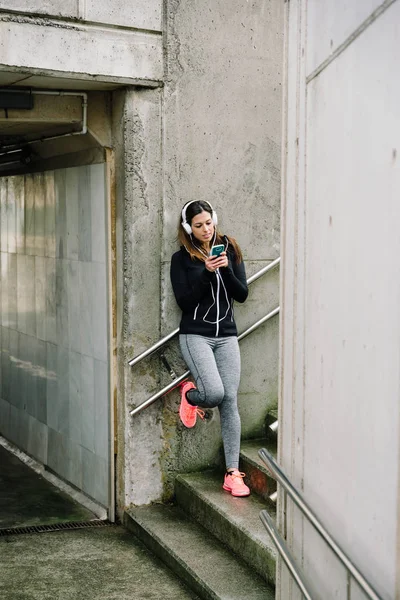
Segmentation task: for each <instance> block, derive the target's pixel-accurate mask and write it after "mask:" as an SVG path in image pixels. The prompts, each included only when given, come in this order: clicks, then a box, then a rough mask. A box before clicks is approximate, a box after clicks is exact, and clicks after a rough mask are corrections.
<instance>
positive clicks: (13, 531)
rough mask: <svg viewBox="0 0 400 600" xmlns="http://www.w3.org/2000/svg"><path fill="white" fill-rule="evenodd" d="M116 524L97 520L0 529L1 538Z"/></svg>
mask: <svg viewBox="0 0 400 600" xmlns="http://www.w3.org/2000/svg"><path fill="white" fill-rule="evenodd" d="M113 525H115V523H111V522H110V521H107V520H105V521H102V520H100V519H96V520H94V521H80V522H76V523H55V524H53V525H30V526H29V527H10V528H7V529H0V537H4V536H7V535H22V534H24V533H47V532H49V531H66V530H71V529H88V528H89V527H111V526H113Z"/></svg>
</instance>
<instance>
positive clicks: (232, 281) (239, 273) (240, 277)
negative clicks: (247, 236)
mask: <svg viewBox="0 0 400 600" xmlns="http://www.w3.org/2000/svg"><path fill="white" fill-rule="evenodd" d="M228 258H229V264H228V266H227V267H224V268H222V269H220V273H221V275H222V279H223V280H224V284H225V286H226V289H227V291H228V294H229V295H230V296H231V297H232V298H233V299H234V300H236V302H241V303H242V302H244V301H245V300H246V298H247V296H248V295H249V289H248V287H247V279H246V270H245V267H244V262H243V261H242V262H241V263H239V264H237V262H236V259H235V256H232V255H231V254H230V253H228Z"/></svg>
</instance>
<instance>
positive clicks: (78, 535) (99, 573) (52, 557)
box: [0, 446, 197, 600]
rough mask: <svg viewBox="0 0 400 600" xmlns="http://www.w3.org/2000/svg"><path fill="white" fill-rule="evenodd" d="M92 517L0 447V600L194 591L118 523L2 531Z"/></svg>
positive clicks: (170, 599) (169, 595) (165, 598)
mask: <svg viewBox="0 0 400 600" xmlns="http://www.w3.org/2000/svg"><path fill="white" fill-rule="evenodd" d="M93 518H94V515H93V514H92V513H91V512H90V511H88V510H87V509H86V508H83V507H81V506H80V505H79V504H78V503H77V502H75V501H74V500H72V499H71V498H70V497H69V496H68V495H67V494H65V493H64V492H61V491H60V490H58V489H57V488H55V487H54V486H53V485H52V484H51V483H50V482H48V481H46V480H45V479H44V478H43V477H41V476H40V475H38V474H37V473H35V472H34V471H32V470H31V469H30V468H29V467H28V466H26V465H25V464H23V463H22V462H21V461H20V460H19V459H18V458H16V457H15V456H13V455H12V454H11V453H9V452H8V451H7V450H5V449H4V448H3V447H1V446H0V599H1V600H128V599H129V600H159V599H162V600H189V599H195V598H197V596H195V594H193V593H192V592H191V591H190V590H188V589H187V588H186V587H185V586H184V585H183V584H182V583H181V582H180V581H179V579H178V578H176V577H175V576H174V575H173V574H172V573H171V572H170V571H169V569H167V568H166V567H165V566H164V565H163V563H161V562H160V561H159V560H158V559H156V558H155V557H154V556H153V555H151V554H150V553H149V551H148V550H147V549H146V548H145V547H144V546H143V545H142V544H141V542H139V540H137V539H136V538H135V537H134V536H133V534H131V533H129V532H127V531H126V530H125V529H124V528H122V527H120V526H111V527H101V528H88V529H77V530H67V531H53V532H46V533H28V534H26V533H24V534H18V535H16V534H12V535H3V534H4V533H5V531H4V530H5V529H10V528H11V529H12V528H16V527H29V526H32V525H43V524H44V523H45V524H56V523H70V522H74V521H90V520H92V519H93Z"/></svg>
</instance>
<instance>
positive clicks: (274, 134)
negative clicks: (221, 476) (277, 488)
mask: <svg viewBox="0 0 400 600" xmlns="http://www.w3.org/2000/svg"><path fill="white" fill-rule="evenodd" d="M165 10H166V12H165V36H166V67H165V70H166V72H165V88H164V122H163V148H164V190H163V197H164V205H163V242H162V323H161V324H162V333H163V334H166V333H167V332H169V331H170V330H171V329H174V328H175V327H177V325H178V324H179V319H180V312H179V309H178V308H177V306H176V303H175V299H174V297H173V294H172V290H171V285H170V279H169V267H170V258H171V255H172V253H173V252H174V251H175V250H177V249H178V244H177V242H176V235H177V224H178V217H179V214H180V210H181V207H182V205H183V204H184V203H185V202H186V201H188V200H190V199H196V198H200V199H205V200H208V201H209V202H211V204H212V205H213V206H214V208H215V209H216V210H217V212H218V215H219V220H220V227H221V230H222V231H223V232H226V233H228V234H230V235H233V236H234V237H236V238H237V240H238V241H239V243H240V245H241V247H242V250H243V253H244V258H245V265H246V269H247V274H248V276H249V275H251V274H253V273H254V272H256V271H258V270H259V269H261V268H262V267H263V266H265V265H266V264H268V263H269V262H270V261H271V260H273V259H275V258H276V257H277V256H279V231H280V160H281V146H280V138H281V117H280V111H281V65H282V61H283V57H282V49H283V25H282V23H283V7H282V3H281V2H278V1H277V2H275V1H274V2H269V1H262V2H258V3H243V2H239V1H236V0H234V1H233V2H230V3H229V5H228V4H226V2H223V1H222V0H221V1H219V0H218V1H215V0H213V1H212V2H211V1H210V2H202V3H200V2H194V3H184V2H176V1H170V2H167V3H166V8H165ZM278 277H279V272H276V273H273V274H271V275H270V276H269V277H268V278H267V279H265V280H260V281H259V282H256V283H255V284H254V287H252V288H251V292H250V296H249V299H248V301H247V302H246V304H245V305H243V306H239V305H237V306H236V308H235V310H236V316H237V322H238V327H239V330H240V331H243V330H244V329H245V328H246V327H247V326H248V325H250V324H252V323H254V322H255V321H256V320H257V319H259V318H260V317H261V316H264V314H266V313H267V311H269V310H271V309H272V308H275V307H276V306H277V304H278ZM277 326H278V322H277V319H275V321H273V322H271V323H269V324H267V325H266V326H265V327H263V329H262V331H261V330H260V331H259V332H257V333H255V334H254V336H253V337H251V338H248V339H246V340H244V342H243V343H242V357H243V365H242V373H243V375H242V381H241V387H240V397H239V404H240V412H241V415H242V428H243V436H245V437H256V436H262V435H263V433H264V419H265V416H266V413H267V409H268V406H270V405H271V404H274V403H276V400H277V372H278V359H277V356H278V345H277V340H278V337H277ZM166 354H167V357H168V360H170V362H171V363H172V364H173V365H174V366H175V368H176V372H177V373H181V372H183V371H182V369H183V370H186V366H185V365H184V364H183V363H182V361H180V359H179V352H177V351H176V350H174V349H173V348H171V349H170V350H168V351H167V352H166ZM164 373H166V371H165V370H164ZM169 380H170V379H169V376H168V375H167V374H165V376H164V378H163V381H164V382H165V383H168V381H169ZM178 402H179V397H178V393H177V392H173V393H171V394H169V395H168V396H167V398H166V401H165V410H164V413H163V415H164V416H163V429H164V450H165V454H164V460H165V463H164V464H165V465H166V467H164V468H165V470H167V471H168V470H171V471H174V470H175V469H177V470H181V471H186V470H192V469H199V468H204V467H207V466H210V465H213V464H215V463H216V462H217V461H218V460H219V450H220V448H221V440H220V429H219V416H218V411H214V417H213V419H212V420H210V421H207V422H206V423H199V424H198V425H197V426H196V428H195V429H194V430H191V431H188V430H185V429H183V428H182V427H181V425H180V424H179V423H178V419H177V406H178Z"/></svg>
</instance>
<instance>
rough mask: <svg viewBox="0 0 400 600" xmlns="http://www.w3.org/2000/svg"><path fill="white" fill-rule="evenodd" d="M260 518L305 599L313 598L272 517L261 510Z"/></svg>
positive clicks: (311, 599) (310, 599)
mask: <svg viewBox="0 0 400 600" xmlns="http://www.w3.org/2000/svg"><path fill="white" fill-rule="evenodd" d="M260 518H261V521H262V523H263V525H264V526H265V528H266V530H267V531H268V533H269V535H270V536H271V538H272V540H273V542H274V543H275V546H276V548H277V550H278V552H279V554H280V555H281V557H282V559H283V561H284V563H285V565H286V566H287V568H288V569H289V571H290V573H291V574H292V576H293V578H294V580H295V581H296V583H297V585H298V586H299V588H300V590H301V592H302V594H303V596H304V598H306V600H313V597H312V595H311V592H310V590H309V589H308V586H307V584H306V582H305V579H304V576H303V575H302V573H301V571H300V569H299V568H298V566H297V565H296V561H295V560H294V558H293V555H292V554H291V552H290V550H289V548H288V547H287V545H286V543H285V540H284V539H283V537H282V536H281V534H280V533H279V531H278V529H277V527H276V525H275V523H274V522H273V520H272V518H271V517H270V515H269V514H268V513H267V511H266V510H262V511H261V514H260Z"/></svg>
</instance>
